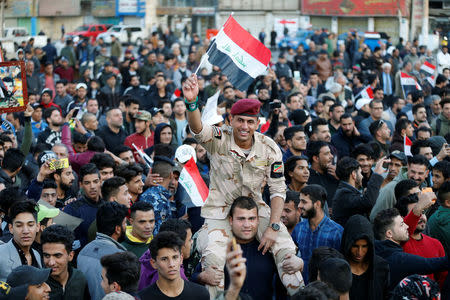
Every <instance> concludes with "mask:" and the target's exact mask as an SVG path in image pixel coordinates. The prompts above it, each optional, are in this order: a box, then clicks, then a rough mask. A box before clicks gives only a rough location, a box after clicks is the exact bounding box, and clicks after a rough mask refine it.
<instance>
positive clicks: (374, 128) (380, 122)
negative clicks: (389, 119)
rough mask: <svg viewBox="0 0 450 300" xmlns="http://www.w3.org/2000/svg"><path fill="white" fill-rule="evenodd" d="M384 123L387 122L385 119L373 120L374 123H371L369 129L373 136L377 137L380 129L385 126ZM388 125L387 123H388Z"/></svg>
mask: <svg viewBox="0 0 450 300" xmlns="http://www.w3.org/2000/svg"><path fill="white" fill-rule="evenodd" d="M383 124H386V122H385V121H383V120H376V121H373V122H372V123H370V125H369V131H370V134H371V135H372V136H373V137H375V135H376V134H377V132H378V130H380V129H381V127H382V126H383ZM386 125H387V124H386Z"/></svg>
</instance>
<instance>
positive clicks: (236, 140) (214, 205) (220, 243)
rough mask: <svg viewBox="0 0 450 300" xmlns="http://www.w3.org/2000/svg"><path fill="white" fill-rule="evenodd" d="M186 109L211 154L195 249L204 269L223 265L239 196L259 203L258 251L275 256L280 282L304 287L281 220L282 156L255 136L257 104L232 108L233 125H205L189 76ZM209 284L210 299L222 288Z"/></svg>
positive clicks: (292, 288)
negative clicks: (266, 197)
mask: <svg viewBox="0 0 450 300" xmlns="http://www.w3.org/2000/svg"><path fill="white" fill-rule="evenodd" d="M183 93H184V96H185V97H186V102H187V104H188V105H187V106H188V121H189V126H190V129H191V131H192V132H193V133H194V136H195V138H196V139H197V141H199V143H201V144H202V146H203V147H205V148H206V149H207V151H208V153H209V155H210V163H211V173H210V178H211V181H210V185H209V196H208V199H207V201H206V203H205V205H204V206H203V207H202V212H201V215H202V217H204V218H205V225H204V227H203V228H202V229H201V232H199V236H198V238H199V240H198V248H199V251H201V252H202V268H203V269H206V268H207V267H217V268H218V269H219V270H222V269H223V267H224V265H225V258H226V247H227V243H228V242H229V240H230V238H232V233H231V228H230V225H229V222H228V220H227V217H228V214H229V211H230V208H231V204H232V203H233V201H234V199H236V198H238V197H239V196H247V197H251V198H253V199H254V200H255V202H257V204H258V212H259V217H260V224H259V228H258V234H257V237H258V240H259V241H260V246H259V249H260V250H261V249H262V251H263V253H265V252H266V251H268V250H270V252H271V253H272V254H273V255H274V259H275V262H276V265H277V269H278V273H279V275H280V279H281V281H282V282H283V284H284V285H285V287H286V288H287V291H288V293H289V294H291V295H292V294H294V293H295V292H296V291H297V290H298V289H299V288H301V287H303V286H304V283H303V278H302V275H301V273H300V271H299V270H300V269H301V268H302V266H303V261H302V260H301V258H299V257H297V256H295V253H296V246H295V244H294V242H293V240H292V238H291V236H290V235H289V233H288V231H287V229H286V227H285V226H284V225H283V223H282V222H281V221H280V217H281V212H282V209H283V206H284V199H285V197H286V183H285V180H284V175H283V174H284V170H283V162H282V154H281V151H280V149H279V147H278V146H277V145H276V143H275V142H274V141H273V140H272V139H270V138H269V137H267V136H265V135H263V134H260V133H258V132H255V130H256V129H257V128H258V125H259V120H258V115H259V110H260V103H259V101H258V100H251V99H243V100H239V101H238V102H236V103H235V104H234V105H233V107H232V110H231V115H232V121H231V126H226V125H224V126H222V127H220V128H219V127H216V126H209V125H207V124H203V123H202V122H201V116H200V112H199V110H198V107H197V99H198V98H197V95H198V83H197V77H196V76H195V75H192V76H191V77H190V78H189V79H188V80H187V81H186V82H185V83H184V84H183ZM264 182H267V184H268V186H269V190H270V195H271V196H270V199H271V208H270V207H269V206H268V205H267V204H266V203H265V202H264V201H263V199H262V194H261V189H262V187H263V185H264ZM221 288H222V289H223V281H222V283H221V284H220V285H219V286H218V287H210V286H208V289H209V292H210V296H211V298H213V297H214V296H215V295H216V294H217V292H218V291H219V290H220V289H221Z"/></svg>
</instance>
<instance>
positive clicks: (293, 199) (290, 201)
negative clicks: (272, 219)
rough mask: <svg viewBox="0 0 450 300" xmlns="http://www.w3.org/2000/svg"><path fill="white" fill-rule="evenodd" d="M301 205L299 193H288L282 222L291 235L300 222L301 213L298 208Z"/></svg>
mask: <svg viewBox="0 0 450 300" xmlns="http://www.w3.org/2000/svg"><path fill="white" fill-rule="evenodd" d="M299 203H300V193H299V192H295V191H286V200H284V207H283V212H282V213H281V222H283V224H284V225H285V226H286V228H287V230H288V232H289V233H290V234H292V231H294V228H295V226H296V225H297V223H298V222H299V220H300V214H301V211H300V209H299V208H298V204H299Z"/></svg>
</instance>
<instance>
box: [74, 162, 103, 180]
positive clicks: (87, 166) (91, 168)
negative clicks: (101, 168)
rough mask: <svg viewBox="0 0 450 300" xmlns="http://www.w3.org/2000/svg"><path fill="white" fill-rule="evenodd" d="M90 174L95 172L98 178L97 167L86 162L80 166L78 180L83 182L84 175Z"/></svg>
mask: <svg viewBox="0 0 450 300" xmlns="http://www.w3.org/2000/svg"><path fill="white" fill-rule="evenodd" d="M91 174H97V175H98V176H99V178H100V174H99V172H98V169H97V167H96V166H95V165H94V164H92V163H88V164H85V165H84V166H82V167H81V168H80V176H79V179H80V182H83V180H84V176H86V175H91Z"/></svg>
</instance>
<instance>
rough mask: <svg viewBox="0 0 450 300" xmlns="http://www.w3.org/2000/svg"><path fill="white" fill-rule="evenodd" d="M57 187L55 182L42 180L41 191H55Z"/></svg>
mask: <svg viewBox="0 0 450 300" xmlns="http://www.w3.org/2000/svg"><path fill="white" fill-rule="evenodd" d="M57 187H58V186H57V185H56V182H55V180H53V179H47V178H46V179H44V182H43V183H42V190H45V189H56V188H57Z"/></svg>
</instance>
